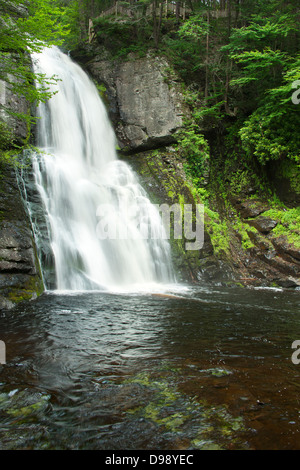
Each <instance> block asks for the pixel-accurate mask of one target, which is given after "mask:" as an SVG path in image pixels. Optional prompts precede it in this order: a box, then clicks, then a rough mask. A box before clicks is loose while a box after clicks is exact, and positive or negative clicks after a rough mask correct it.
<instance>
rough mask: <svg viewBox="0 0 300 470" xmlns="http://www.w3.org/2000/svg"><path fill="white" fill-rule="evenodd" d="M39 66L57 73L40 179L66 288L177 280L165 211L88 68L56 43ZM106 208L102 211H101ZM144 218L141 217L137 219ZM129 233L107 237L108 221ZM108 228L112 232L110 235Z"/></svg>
mask: <svg viewBox="0 0 300 470" xmlns="http://www.w3.org/2000/svg"><path fill="white" fill-rule="evenodd" d="M33 62H34V68H35V71H36V72H39V73H43V74H46V76H48V77H51V76H53V75H55V76H57V78H58V79H59V80H58V82H57V85H51V90H52V91H57V93H56V94H55V95H54V96H53V97H52V98H51V99H50V100H48V102H46V103H41V104H40V106H39V108H38V116H39V117H40V119H39V120H38V127H37V135H38V142H37V145H38V147H39V148H40V149H41V153H40V154H39V155H38V154H36V155H34V156H33V167H34V174H35V181H36V185H37V188H38V190H39V193H40V195H41V198H42V201H43V204H44V207H45V213H46V218H47V221H48V225H49V232H50V240H51V248H52V251H53V255H54V260H55V274H56V288H57V289H58V290H62V291H63V290H71V291H72V290H74V291H80V290H97V289H102V288H108V289H121V290H123V289H125V290H126V289H129V290H132V289H133V288H134V286H135V285H136V286H137V287H138V289H139V290H140V289H142V290H143V288H145V287H146V286H147V285H149V286H151V285H157V284H170V283H172V282H174V275H173V270H172V265H171V257H170V246H169V242H168V240H166V239H164V238H163V236H162V237H160V238H156V239H155V237H148V238H146V237H145V236H143V234H145V232H146V231H147V230H148V231H149V233H151V234H156V233H162V234H163V233H164V229H163V227H162V222H161V218H160V214H159V212H158V210H157V209H156V208H155V206H154V205H153V204H151V202H150V200H149V198H148V196H147V194H146V192H145V191H144V189H143V188H142V187H141V185H140V184H139V181H138V178H137V176H136V175H135V173H134V172H133V171H132V169H131V168H130V167H129V166H128V165H127V164H126V163H124V162H122V161H120V160H118V158H117V155H116V150H115V149H116V138H115V134H114V131H113V129H112V126H111V124H110V122H109V119H108V116H107V112H106V109H105V107H104V105H103V103H102V101H101V99H100V97H99V94H98V91H97V89H96V87H95V85H94V84H93V82H92V81H91V80H90V79H89V77H88V76H87V74H86V73H85V72H84V71H83V70H82V69H81V68H80V67H79V66H78V65H77V64H75V63H74V62H73V61H72V60H71V59H70V58H69V57H68V56H66V55H65V54H63V53H62V52H60V50H59V49H58V48H56V47H52V48H46V49H44V50H43V52H42V53H40V54H35V55H33ZM99 208H100V209H99ZM137 220H138V221H139V222H138V223H137ZM104 221H105V224H106V226H108V227H115V228H116V230H117V232H118V233H119V232H120V231H122V229H124V227H126V233H127V236H126V237H123V238H122V237H115V238H114V239H112V238H110V237H107V238H105V224H104ZM103 232H104V233H103Z"/></svg>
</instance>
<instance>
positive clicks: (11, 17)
mask: <svg viewBox="0 0 300 470" xmlns="http://www.w3.org/2000/svg"><path fill="white" fill-rule="evenodd" d="M21 7H22V2H21V1H20V0H11V1H10V2H4V0H0V13H1V17H0V25H1V29H0V63H1V69H0V80H2V81H4V82H6V84H7V86H8V87H9V89H10V91H11V93H12V94H15V95H18V96H22V97H24V98H25V99H26V100H27V102H29V103H38V102H39V101H45V100H47V99H49V98H50V96H51V93H49V84H50V83H52V82H53V81H54V80H55V78H54V77H45V76H44V75H43V74H37V73H33V71H32V68H31V62H30V58H29V54H31V53H33V52H39V51H41V49H42V48H43V47H45V46H47V45H52V44H56V45H60V44H62V42H63V39H64V38H65V37H66V35H67V34H68V33H69V30H68V28H67V25H66V24H63V19H64V15H65V13H64V11H63V10H62V9H61V8H60V7H59V6H58V4H57V2H56V1H52V0H31V1H30V3H28V4H27V10H24V7H22V8H21ZM20 12H21V14H20ZM36 82H37V83H38V84H39V86H38V87H36V86H35V83H36ZM1 108H3V106H2V105H1ZM4 110H5V112H6V113H10V114H12V115H13V116H14V117H17V118H20V119H23V120H25V121H26V122H27V123H29V122H30V121H32V118H31V117H30V116H28V114H26V113H23V114H22V113H20V114H19V115H16V114H15V113H13V112H12V110H11V109H10V108H5V109H4Z"/></svg>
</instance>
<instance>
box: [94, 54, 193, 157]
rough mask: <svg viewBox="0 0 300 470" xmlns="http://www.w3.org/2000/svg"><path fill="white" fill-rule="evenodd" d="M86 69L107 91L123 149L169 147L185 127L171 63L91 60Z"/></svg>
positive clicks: (180, 98) (112, 117)
mask: <svg viewBox="0 0 300 470" xmlns="http://www.w3.org/2000/svg"><path fill="white" fill-rule="evenodd" d="M86 67H87V68H88V71H89V72H90V74H92V76H93V77H94V78H95V79H96V80H97V82H98V83H103V84H104V85H105V87H106V90H107V97H108V101H109V105H108V107H109V112H110V117H111V119H112V121H113V124H114V127H115V129H116V134H117V137H118V140H119V145H120V147H121V149H123V150H127V151H128V152H130V151H139V150H143V149H151V148H156V147H158V146H163V145H169V144H171V143H172V142H174V141H175V139H174V133H175V132H176V131H177V130H178V129H179V128H180V127H181V126H182V125H183V116H184V115H186V112H187V111H186V110H185V109H184V103H183V96H182V93H181V91H180V90H179V87H178V84H177V82H176V80H174V78H172V79H171V78H170V77H168V75H167V72H166V71H167V70H168V67H169V64H168V62H167V61H166V60H165V59H163V58H157V57H152V56H151V55H149V56H148V57H145V58H142V59H134V58H131V60H128V61H126V62H118V63H116V62H115V63H114V64H113V66H112V62H111V61H108V60H100V59H99V56H96V57H95V59H93V60H91V61H90V62H89V63H88V64H87V65H86Z"/></svg>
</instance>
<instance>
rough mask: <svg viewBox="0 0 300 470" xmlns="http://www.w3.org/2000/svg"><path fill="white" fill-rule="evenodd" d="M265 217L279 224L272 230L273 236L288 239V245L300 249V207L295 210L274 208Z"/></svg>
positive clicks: (265, 213)
mask: <svg viewBox="0 0 300 470" xmlns="http://www.w3.org/2000/svg"><path fill="white" fill-rule="evenodd" d="M264 216H266V217H270V218H272V219H274V220H276V221H277V222H278V224H277V225H276V227H275V228H274V229H273V230H272V235H273V236H276V237H282V236H283V237H285V238H286V239H287V241H288V243H291V244H293V245H294V246H295V248H297V249H298V248H299V249H300V207H295V208H293V209H286V208H279V209H278V208H273V209H270V210H268V211H266V212H264Z"/></svg>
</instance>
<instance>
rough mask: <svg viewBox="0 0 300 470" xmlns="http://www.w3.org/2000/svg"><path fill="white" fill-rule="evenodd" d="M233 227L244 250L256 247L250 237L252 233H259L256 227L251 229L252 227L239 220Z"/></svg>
mask: <svg viewBox="0 0 300 470" xmlns="http://www.w3.org/2000/svg"><path fill="white" fill-rule="evenodd" d="M232 227H233V229H234V230H235V232H236V233H237V235H238V236H239V238H240V240H241V245H242V248H243V249H244V250H250V249H251V248H253V247H254V246H255V245H254V243H253V242H252V240H251V239H250V237H249V235H248V233H249V232H250V231H252V232H256V231H257V230H256V229H255V228H254V227H251V226H250V225H248V224H245V223H243V222H242V221H241V220H240V219H238V218H237V219H236V220H235V221H234V222H233V224H232Z"/></svg>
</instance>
